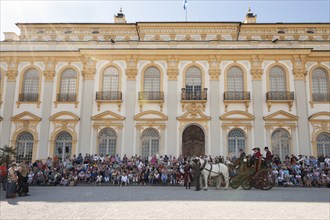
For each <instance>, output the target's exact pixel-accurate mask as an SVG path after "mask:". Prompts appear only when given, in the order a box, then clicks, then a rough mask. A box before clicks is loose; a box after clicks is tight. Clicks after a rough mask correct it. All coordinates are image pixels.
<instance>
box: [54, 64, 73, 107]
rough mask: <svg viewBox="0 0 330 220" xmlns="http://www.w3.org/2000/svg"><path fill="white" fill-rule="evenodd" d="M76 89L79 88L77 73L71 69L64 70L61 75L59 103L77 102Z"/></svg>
mask: <svg viewBox="0 0 330 220" xmlns="http://www.w3.org/2000/svg"><path fill="white" fill-rule="evenodd" d="M76 88H77V73H76V71H74V70H73V69H71V68H69V69H66V70H64V72H63V73H62V75H61V82H60V94H59V95H58V101H61V102H74V101H76V97H77V94H76V92H77V91H76Z"/></svg>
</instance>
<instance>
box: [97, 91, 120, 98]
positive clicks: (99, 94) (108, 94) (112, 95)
mask: <svg viewBox="0 0 330 220" xmlns="http://www.w3.org/2000/svg"><path fill="white" fill-rule="evenodd" d="M96 100H122V92H120V91H100V92H96Z"/></svg>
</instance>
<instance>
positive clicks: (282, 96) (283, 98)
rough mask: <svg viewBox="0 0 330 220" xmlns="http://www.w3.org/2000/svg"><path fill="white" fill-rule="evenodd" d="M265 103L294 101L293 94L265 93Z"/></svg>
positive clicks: (281, 92)
mask: <svg viewBox="0 0 330 220" xmlns="http://www.w3.org/2000/svg"><path fill="white" fill-rule="evenodd" d="M266 100H267V101H273V100H278V101H292V100H294V92H286V91H272V92H267V93H266Z"/></svg>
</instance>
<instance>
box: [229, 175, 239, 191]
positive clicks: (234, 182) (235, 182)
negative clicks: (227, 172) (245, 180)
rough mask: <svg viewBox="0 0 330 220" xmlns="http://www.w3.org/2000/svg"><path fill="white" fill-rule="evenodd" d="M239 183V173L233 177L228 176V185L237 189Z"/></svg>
mask: <svg viewBox="0 0 330 220" xmlns="http://www.w3.org/2000/svg"><path fill="white" fill-rule="evenodd" d="M240 184H241V176H239V175H237V176H234V177H232V178H230V180H229V185H230V186H231V188H233V189H237V188H238V187H239V185H240Z"/></svg>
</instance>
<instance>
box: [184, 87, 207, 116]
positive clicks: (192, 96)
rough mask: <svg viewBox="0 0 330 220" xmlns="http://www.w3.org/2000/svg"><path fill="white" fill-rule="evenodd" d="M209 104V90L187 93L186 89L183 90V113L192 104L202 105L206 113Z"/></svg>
mask: <svg viewBox="0 0 330 220" xmlns="http://www.w3.org/2000/svg"><path fill="white" fill-rule="evenodd" d="M206 102H207V88H204V89H203V90H202V91H194V92H187V91H186V88H182V89H181V104H182V111H183V110H184V109H185V107H186V105H190V104H194V105H196V104H200V105H201V106H202V108H203V110H204V111H205V106H206Z"/></svg>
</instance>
